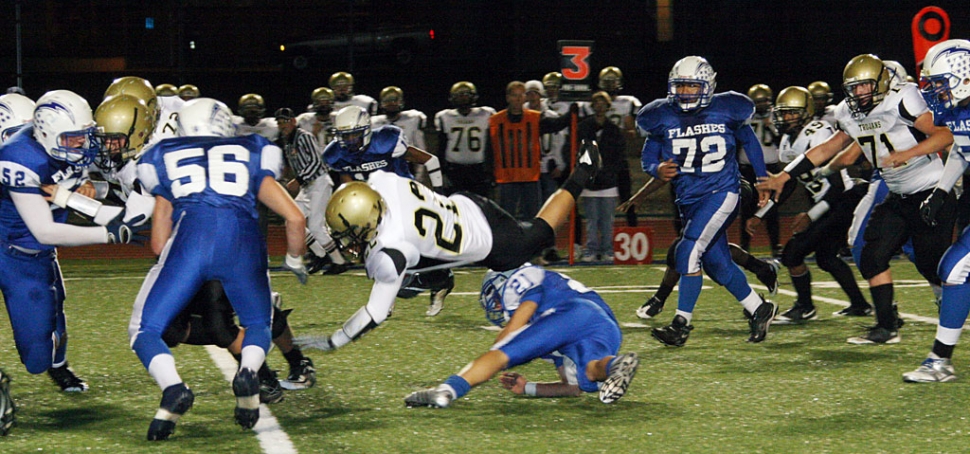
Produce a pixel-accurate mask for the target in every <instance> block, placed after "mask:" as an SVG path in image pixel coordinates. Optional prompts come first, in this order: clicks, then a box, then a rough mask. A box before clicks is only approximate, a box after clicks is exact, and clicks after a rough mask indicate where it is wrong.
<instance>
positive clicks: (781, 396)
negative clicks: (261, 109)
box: [0, 261, 970, 453]
mask: <svg viewBox="0 0 970 454" xmlns="http://www.w3.org/2000/svg"><path fill="white" fill-rule="evenodd" d="M149 266H150V263H149V262H147V261H140V262H132V263H126V262H121V261H105V262H98V263H92V262H67V263H63V268H64V274H65V277H66V278H67V283H66V286H67V291H68V301H67V304H66V306H67V315H68V325H69V332H70V336H71V338H70V349H69V352H70V353H69V355H68V358H69V360H70V362H71V365H72V366H73V367H74V369H75V370H76V371H77V372H78V374H79V375H81V376H82V377H84V378H85V379H87V380H88V382H89V383H90V385H91V390H90V391H89V392H87V393H85V394H81V395H68V394H63V393H61V392H60V391H59V390H57V388H56V387H55V385H54V384H53V383H52V382H50V380H49V379H48V378H47V376H46V374H43V375H37V376H31V375H29V374H28V373H27V372H26V371H25V369H24V368H23V366H22V365H21V364H19V361H18V357H17V353H16V350H15V348H14V345H13V340H12V337H11V333H10V328H9V326H10V325H9V321H8V320H7V319H6V314H5V313H4V314H3V315H2V316H0V319H2V320H0V365H2V367H3V368H4V370H6V371H7V373H8V374H10V375H11V376H12V377H13V385H12V393H13V395H14V398H15V400H16V401H17V404H18V406H19V412H18V424H17V426H16V427H15V428H14V429H13V430H12V432H11V433H10V435H9V436H7V437H5V438H0V452H4V453H21V452H57V453H62V452H106V451H107V452H125V453H137V452H145V453H158V452H180V453H189V452H200V453H211V452H233V453H249V452H254V453H255V452H262V450H263V448H262V447H261V446H260V443H259V441H258V440H257V437H256V435H255V433H254V432H252V431H244V430H242V429H240V428H239V427H238V426H236V425H235V424H234V423H233V418H232V413H233V407H234V398H233V395H232V391H231V389H230V385H229V383H228V382H227V381H226V379H225V378H224V377H223V375H222V373H221V372H220V371H219V370H218V368H217V367H216V366H215V365H214V363H213V360H212V359H211V357H210V356H209V354H208V353H207V351H206V350H205V349H204V348H202V347H195V346H181V347H179V348H177V349H175V350H174V353H175V355H176V360H177V364H178V366H179V370H180V372H181V375H182V378H183V379H184V380H185V381H186V383H187V384H188V385H189V386H190V387H191V388H192V389H193V390H194V391H195V393H196V400H195V406H194V407H193V409H192V411H191V412H189V413H188V414H187V415H185V416H184V417H183V418H182V420H181V421H180V422H179V425H178V428H177V430H176V432H175V435H173V437H172V438H171V439H170V440H169V441H167V442H161V443H149V442H147V441H144V439H145V433H146V431H147V427H148V423H149V421H150V420H151V418H152V416H153V415H154V412H155V409H156V408H157V405H158V400H159V398H160V394H161V393H160V392H159V390H158V388H157V386H156V385H155V383H154V382H153V381H152V379H151V378H150V377H149V375H148V373H147V372H146V371H145V370H144V368H143V367H142V366H141V364H140V363H139V362H138V359H137V358H136V356H135V355H134V353H133V352H132V351H131V350H130V349H129V347H128V341H127V334H126V329H127V322H128V317H129V315H130V309H131V303H132V301H133V299H134V297H135V294H136V293H137V291H138V288H139V287H140V285H141V282H142V278H143V277H144V275H145V272H146V271H147V269H148V267H149ZM554 269H558V268H554ZM565 271H566V272H567V273H568V274H569V275H570V276H572V277H573V278H575V279H577V280H579V281H581V282H583V283H585V284H587V285H588V286H590V287H592V288H594V289H597V290H599V291H600V292H601V294H602V295H603V296H604V298H605V299H606V301H607V302H609V303H610V305H611V306H612V307H613V309H614V311H615V312H616V315H617V317H618V319H619V320H620V322H621V323H625V324H639V323H640V322H641V321H640V320H638V319H637V318H636V315H635V314H634V311H635V310H636V308H637V307H639V305H640V303H642V302H643V300H644V299H645V298H646V296H647V295H648V294H650V293H652V291H653V288H654V287H653V286H654V285H656V284H657V283H658V282H659V281H660V277H661V274H662V269H661V268H660V267H658V266H641V267H606V266H598V267H597V266H594V267H574V268H567V269H566V270H565ZM483 272H484V271H483V270H481V269H462V270H460V271H459V275H458V285H457V287H456V289H455V292H456V293H455V294H453V295H452V296H450V297H449V298H448V301H447V303H446V306H445V310H444V311H443V312H442V313H441V314H440V315H439V316H437V317H434V318H428V317H425V316H424V312H425V309H426V305H427V295H426V294H425V295H421V296H419V297H418V298H416V299H411V300H398V303H397V306H396V308H395V311H394V314H393V316H392V317H391V318H390V319H389V320H388V321H387V322H386V323H385V324H384V325H383V326H381V327H380V328H378V329H377V330H375V331H373V332H371V333H370V334H368V335H367V336H365V337H364V338H363V339H361V340H360V341H359V342H357V343H355V344H352V345H349V346H347V347H345V348H343V349H341V350H339V351H337V352H333V353H324V352H318V351H309V352H308V355H309V356H310V357H312V358H313V360H314V362H315V363H316V366H317V370H318V375H317V378H318V384H317V386H316V387H314V388H312V389H309V390H305V391H287V393H286V400H285V401H284V402H282V403H279V404H276V405H272V406H270V407H269V409H270V411H271V412H272V414H273V415H274V416H275V417H276V418H277V419H278V421H279V424H280V426H281V427H282V430H283V431H284V432H285V433H286V434H287V435H288V437H289V439H290V440H292V443H293V446H294V448H295V450H296V451H298V452H302V453H318V452H354V453H369V452H374V453H378V452H380V453H386V452H390V453H399V452H400V453H411V452H440V453H452V452H455V453H457V452H513V451H514V452H529V453H531V452H564V453H569V452H575V453H580V452H581V453H594V452H613V453H626V452H720V453H735V452H738V453H740V452H765V453H778V452H812V453H819V452H837V453H841V452H921V453H922V452H966V450H967V445H968V442H970V436H968V435H970V427H968V421H967V413H968V412H967V410H966V408H967V406H966V401H967V399H968V397H970V386H968V384H967V383H968V382H967V381H964V380H958V381H956V382H954V383H947V384H940V385H912V384H904V383H903V382H902V379H901V377H900V375H901V374H902V373H903V372H906V371H909V370H911V369H914V368H915V367H916V366H917V365H918V364H919V363H920V361H922V359H923V358H924V356H925V355H926V353H927V352H928V350H929V348H930V346H931V343H932V341H933V337H934V334H935V325H934V324H932V323H931V321H932V318H933V317H934V316H935V315H936V308H935V306H934V305H933V302H932V300H933V298H932V293H931V292H930V290H929V288H928V287H926V285H925V283H923V284H921V283H920V280H919V279H918V276H917V274H916V271H915V269H914V267H913V266H912V265H911V264H910V263H909V262H905V261H897V262H895V263H894V264H893V273H894V275H895V277H896V279H897V280H898V281H899V283H900V284H899V285H897V290H896V299H897V300H898V301H900V312H902V313H904V314H912V315H917V316H921V317H922V319H923V320H924V321H922V322H921V321H917V320H914V319H908V320H907V323H906V326H905V327H904V328H903V329H902V336H903V340H902V343H900V344H898V345H890V346H855V345H849V344H846V343H845V339H846V338H848V337H850V336H854V335H857V334H859V333H861V332H862V330H861V329H860V328H859V326H860V325H861V324H864V323H865V324H870V323H872V320H871V319H865V320H863V319H846V318H836V317H832V316H831V315H830V314H831V313H832V312H834V311H836V310H838V309H840V308H841V306H839V305H837V300H838V301H841V300H844V299H845V298H844V295H843V294H842V292H841V291H840V290H838V289H837V288H834V287H835V285H834V283H832V282H831V278H830V277H829V276H828V275H826V274H825V273H823V272H821V271H819V270H817V269H815V268H813V269H812V272H813V275H814V277H815V279H816V287H815V292H816V296H817V297H819V298H817V299H816V303H817V305H818V307H819V313H820V319H819V320H816V321H813V322H810V323H809V324H807V325H803V326H775V327H773V328H772V330H771V333H770V334H769V337H768V340H767V341H766V342H764V343H762V344H756V345H755V344H748V343H747V342H745V340H746V339H747V337H748V326H747V323H746V322H745V320H744V318H743V317H742V314H741V306H740V305H739V304H738V303H737V302H735V301H734V300H733V298H732V297H731V296H730V294H728V292H727V291H726V290H724V289H723V288H720V287H716V286H713V284H711V281H709V280H708V281H705V290H704V291H703V293H702V294H701V300H700V302H699V304H698V306H697V310H696V312H695V317H694V322H693V324H694V326H695V329H694V331H693V332H692V333H691V337H690V340H689V341H688V342H687V345H686V346H684V347H683V348H667V347H663V346H662V345H660V344H659V343H658V342H656V341H655V340H653V339H652V338H651V336H650V333H649V329H648V328H649V327H648V326H646V325H650V326H659V325H661V324H666V323H669V321H670V318H671V317H672V316H673V309H674V308H675V307H676V293H675V294H674V295H672V297H671V300H670V301H668V305H667V310H665V311H664V312H663V313H662V314H660V316H659V319H658V320H655V321H654V320H651V321H649V322H648V323H645V324H643V325H641V326H635V325H630V326H626V327H624V329H623V335H624V342H623V347H622V351H635V352H638V353H639V354H640V358H641V363H640V369H639V372H638V374H637V377H636V379H635V380H634V381H633V384H632V385H631V387H630V390H629V392H628V393H627V395H626V396H625V397H624V398H623V399H621V400H620V401H619V402H617V403H616V404H614V405H603V404H601V403H600V402H599V401H598V400H597V399H596V397H595V395H592V394H591V395H587V396H583V397H580V398H563V399H536V398H523V397H518V396H514V395H512V394H511V393H509V392H507V391H505V390H504V389H502V387H501V386H500V385H499V384H498V382H497V380H493V381H491V382H488V383H486V384H483V385H482V386H480V387H478V388H476V389H474V390H472V392H471V393H469V394H468V396H466V397H465V398H463V399H460V400H458V401H456V402H454V404H453V406H452V407H451V408H447V409H441V410H433V409H425V408H421V409H407V408H405V406H404V404H403V398H404V396H405V395H406V394H408V393H409V392H411V391H414V390H417V389H419V388H422V387H428V386H433V385H436V384H437V383H439V382H440V381H441V380H443V379H444V378H446V377H447V376H448V375H450V374H453V373H455V372H457V371H458V370H459V369H460V368H461V367H462V366H464V365H465V364H467V363H468V362H469V361H470V360H472V359H473V358H475V357H476V356H477V355H479V354H480V353H483V352H484V351H486V350H487V348H488V347H489V345H490V343H491V341H492V340H493V339H494V336H495V332H493V331H487V330H485V329H483V327H484V326H486V325H487V324H488V322H487V321H486V320H485V318H484V316H483V313H482V311H481V309H480V308H479V306H478V302H477V292H478V289H479V286H480V283H481V278H482V275H483ZM752 281H753V279H752ZM273 284H274V287H275V289H276V290H278V291H280V292H281V293H282V294H283V298H284V306H285V307H290V308H295V309H296V311H295V312H294V314H293V315H292V316H291V318H290V321H291V324H292V326H293V329H294V331H295V332H296V333H297V335H301V334H324V333H326V334H329V333H330V332H332V331H333V330H334V329H335V328H337V327H338V326H339V325H340V324H341V323H343V322H344V320H346V319H347V318H348V317H349V316H350V315H351V314H352V313H353V312H354V311H356V310H357V308H358V307H359V306H360V305H361V304H363V303H364V302H365V301H366V299H367V294H368V292H369V289H370V281H368V280H367V279H366V278H365V277H363V275H362V272H359V271H357V272H350V273H347V274H344V275H340V276H312V277H311V279H310V282H309V283H308V285H306V286H305V287H303V286H300V285H299V284H298V283H297V282H296V279H295V278H293V277H292V276H289V275H284V274H279V275H274V279H273ZM786 284H788V285H786ZM782 289H783V290H782V293H781V294H779V295H778V296H777V297H776V298H775V300H776V301H778V302H779V304H780V305H781V307H782V309H783V310H784V309H786V308H788V307H789V306H790V305H791V303H792V302H793V301H794V297H793V296H792V293H791V292H790V291H788V292H786V290H790V289H791V287H790V282H789V281H788V279H787V277H785V278H783V286H782ZM866 294H867V296H868V292H866ZM964 351H965V350H964V349H962V348H958V349H957V355H956V368H957V371H958V374H959V375H964V374H966V373H967V361H966V359H965V358H966V357H967V355H965V354H964ZM269 360H270V361H271V366H273V367H274V368H280V369H284V374H285V366H286V363H285V361H284V360H283V358H282V357H281V356H280V354H279V352H278V351H275V350H274V351H273V352H271V353H270V356H269ZM518 371H519V372H521V373H522V374H524V375H525V376H527V377H529V379H530V380H533V381H549V380H555V379H557V376H556V373H555V371H554V369H553V368H552V367H551V366H550V365H548V364H546V363H542V362H536V363H532V364H528V365H526V366H523V367H520V368H519V369H518ZM269 444H270V445H271V446H270V447H272V445H273V443H272V442H270V443H269Z"/></svg>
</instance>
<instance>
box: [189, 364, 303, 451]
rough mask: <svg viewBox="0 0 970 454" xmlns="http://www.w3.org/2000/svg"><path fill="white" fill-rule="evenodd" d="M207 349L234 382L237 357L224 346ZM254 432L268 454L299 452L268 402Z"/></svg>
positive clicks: (227, 376)
mask: <svg viewBox="0 0 970 454" xmlns="http://www.w3.org/2000/svg"><path fill="white" fill-rule="evenodd" d="M205 349H206V351H207V352H209V356H211V357H212V361H213V362H215V363H216V366H218V367H219V370H221V371H222V376H223V377H226V380H228V381H229V382H230V383H232V379H233V377H235V376H236V369H237V368H238V367H239V365H238V364H237V363H236V359H235V358H233V357H232V355H230V354H229V352H227V351H226V349H224V348H219V347H216V346H214V345H206V346H205ZM253 432H256V438H257V439H258V440H259V446H260V447H261V448H263V452H265V453H266V454H296V453H297V451H296V448H295V447H294V446H293V442H292V441H290V437H289V436H288V435H286V432H284V431H283V428H282V427H280V423H279V422H278V421H277V420H276V417H275V416H273V413H271V412H270V411H269V407H267V406H266V404H260V405H259V422H257V423H256V427H253Z"/></svg>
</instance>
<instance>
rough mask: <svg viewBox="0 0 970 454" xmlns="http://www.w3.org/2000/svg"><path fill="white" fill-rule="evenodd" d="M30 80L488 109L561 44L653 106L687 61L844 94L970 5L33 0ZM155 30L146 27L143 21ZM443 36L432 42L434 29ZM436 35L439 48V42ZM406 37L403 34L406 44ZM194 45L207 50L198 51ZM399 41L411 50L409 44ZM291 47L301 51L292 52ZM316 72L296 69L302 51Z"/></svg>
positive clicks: (731, 77)
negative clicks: (851, 64) (573, 44)
mask: <svg viewBox="0 0 970 454" xmlns="http://www.w3.org/2000/svg"><path fill="white" fill-rule="evenodd" d="M16 3H17V2H15V1H12V0H4V1H2V2H0V17H2V21H0V24H2V25H0V84H2V85H3V86H10V85H16V84H17V60H16V53H17V52H16V50H17V40H16V27H17V21H16V19H15V4H16ZM20 3H21V7H20V8H21V21H20V26H21V36H22V43H21V48H22V55H23V71H22V85H23V87H24V88H25V90H26V91H27V93H28V95H29V96H31V97H32V98H35V99H36V98H37V97H39V96H40V95H41V94H43V93H44V92H45V91H47V90H51V89H61V88H66V89H70V90H73V91H76V92H78V93H79V94H81V95H83V96H85V97H86V98H88V100H89V102H90V103H91V105H92V107H96V106H97V104H98V103H99V102H100V100H101V95H102V94H103V92H104V89H105V88H106V87H107V86H108V84H109V83H110V82H111V80H112V79H114V78H116V77H120V76H124V75H137V76H141V77H145V78H147V79H148V80H150V81H151V82H152V83H153V84H160V83H172V84H176V85H179V84H183V83H192V84H195V85H197V86H198V87H199V88H200V90H201V91H202V94H203V96H211V97H215V98H218V99H221V100H223V101H225V102H227V104H229V106H230V107H232V108H235V107H236V101H237V100H238V99H239V96H241V95H243V94H245V93H249V92H255V93H259V94H261V95H263V97H264V98H265V99H266V102H267V107H268V108H269V111H270V112H272V111H273V110H275V109H276V108H278V107H292V108H294V109H297V110H298V111H299V110H302V108H303V107H304V106H306V104H307V103H308V102H309V93H310V91H312V90H313V89H314V88H316V87H319V86H325V85H326V84H327V79H328V78H329V76H330V74H332V73H333V72H335V71H342V70H343V71H351V72H352V73H353V74H354V76H355V78H356V82H357V84H356V85H357V87H356V92H357V93H365V94H369V95H371V96H374V97H376V96H377V94H378V93H379V91H380V90H381V89H382V88H383V87H385V86H387V85H398V86H400V87H401V88H403V89H404V92H405V99H406V102H407V107H406V108H416V109H419V110H422V111H424V112H425V113H426V114H428V116H429V117H431V116H433V115H434V113H435V112H436V111H438V110H440V109H443V108H446V107H448V104H447V96H448V88H449V87H450V86H451V84H452V83H454V82H456V81H459V80H469V81H472V82H474V83H475V84H476V85H477V86H478V89H479V93H480V95H481V98H480V101H479V104H483V105H492V106H494V107H496V108H499V109H501V108H504V104H505V101H504V87H505V85H506V83H508V82H509V81H511V80H515V79H518V80H523V81H525V80H528V79H539V78H541V77H542V76H543V75H544V74H545V73H547V72H549V71H554V70H558V69H559V66H558V65H559V58H558V53H557V46H556V43H557V40H560V39H584V40H594V41H595V49H594V54H593V56H592V65H593V68H594V70H595V71H597V72H598V71H599V69H601V68H602V67H605V66H609V65H614V66H618V67H619V68H620V69H621V70H622V71H623V73H624V78H625V84H624V85H625V89H624V92H623V93H624V94H630V95H634V96H637V97H638V98H640V99H641V101H643V102H644V103H646V102H648V101H649V100H651V99H654V98H657V97H661V96H664V95H665V91H666V78H667V72H668V71H669V70H670V67H671V65H672V64H673V63H674V62H675V61H676V60H678V59H679V58H681V57H683V56H686V55H702V56H704V57H706V58H707V59H708V60H709V61H710V62H711V64H712V65H713V66H714V68H715V70H716V71H717V72H718V77H717V80H718V91H725V90H729V89H730V90H737V91H741V92H744V91H745V90H747V88H748V87H749V86H751V85H753V84H755V83H767V84H769V85H770V86H771V87H772V88H774V89H775V92H776V93H777V92H778V91H780V90H781V88H784V87H786V86H788V85H803V86H804V85H807V84H808V83H809V82H811V81H813V80H819V79H821V80H825V81H827V82H829V83H830V84H831V85H832V87H833V89H836V91H837V93H836V97H837V99H838V98H841V93H840V90H838V87H839V84H840V82H841V75H842V68H843V67H844V65H845V63H846V62H847V61H848V60H849V59H850V58H852V57H853V56H855V55H858V54H860V53H875V54H877V55H879V56H880V57H882V58H884V59H893V60H898V61H900V62H901V63H903V64H904V65H905V66H906V67H907V69H909V71H910V72H911V74H915V61H914V56H913V45H912V38H911V31H910V24H911V21H912V18H913V16H914V15H915V14H916V13H917V12H918V11H919V10H920V9H921V8H922V7H924V6H928V5H935V6H939V7H941V8H943V9H944V10H946V11H947V12H948V13H949V16H950V20H951V24H952V25H951V33H950V36H951V38H970V1H967V0H960V1H934V2H919V1H906V0H895V1H871V0H862V1H850V0H843V1H828V0H823V1H781V0H776V1H759V0H753V1H741V0H735V1H717V0H706V1H704V0H671V1H670V3H671V5H672V15H673V39H672V40H670V41H667V42H658V39H657V22H656V19H657V4H656V3H657V2H656V0H649V1H643V0H640V1H635V0H601V1H573V0H563V1H533V0H522V1H516V2H513V1H507V0H497V1H479V0H463V1H439V0H432V1H398V0H386V1H366V0H357V1H351V0H339V1H301V0H290V1H269V0H266V1H255V0H252V1H243V0H240V1H191V0H183V1H151V0H147V1H146V0H142V1H121V0H116V1H84V0H79V1H53V0H36V1H34V0H30V1H28V0H22V1H21V2H20ZM149 18H150V19H151V21H152V22H153V24H152V25H153V28H151V29H148V28H146V19H149ZM351 30H353V32H354V34H355V36H366V35H367V34H369V33H377V34H378V35H382V36H422V37H423V38H424V39H423V40H422V43H413V42H412V43H410V44H407V46H408V49H407V50H409V51H410V61H409V62H407V64H402V63H401V62H400V61H399V60H400V59H401V57H400V49H399V48H390V47H392V46H389V49H384V50H380V51H374V50H365V49H360V50H357V51H356V52H355V54H354V56H353V59H352V60H351V58H350V56H349V53H348V52H347V50H346V47H347V46H339V45H338V46H331V47H330V48H329V53H327V54H324V55H302V54H299V53H291V52H281V51H280V49H279V46H280V44H292V43H295V42H299V41H302V40H305V39H310V38H320V37H325V36H329V37H336V38H341V37H346V36H347V35H349V33H350V31H351ZM431 30H434V35H435V38H434V40H428V39H427V37H428V34H429V33H430V31H431ZM426 41H429V42H426ZM399 44H400V43H399ZM193 46H194V48H193ZM400 46H402V47H403V46H404V45H403V44H400ZM289 48H290V49H293V46H289ZM301 56H302V57H309V58H305V60H302V61H303V62H305V63H306V67H305V68H304V69H296V68H295V67H294V65H293V62H294V59H295V58H296V57H301Z"/></svg>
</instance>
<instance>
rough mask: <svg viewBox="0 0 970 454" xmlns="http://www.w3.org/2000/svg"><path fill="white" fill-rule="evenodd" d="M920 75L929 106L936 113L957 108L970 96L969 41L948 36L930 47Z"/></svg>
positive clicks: (924, 95)
mask: <svg viewBox="0 0 970 454" xmlns="http://www.w3.org/2000/svg"><path fill="white" fill-rule="evenodd" d="M920 76H921V78H922V80H923V82H924V86H923V89H922V92H923V98H925V99H926V103H927V104H929V106H930V108H932V109H933V110H935V111H937V112H939V111H941V110H942V109H953V108H954V107H956V106H957V104H959V103H960V102H962V101H963V100H965V99H967V98H968V97H970V41H967V40H963V39H951V40H947V41H943V42H941V43H937V44H936V45H934V46H933V47H931V48H930V50H929V51H927V52H926V58H925V59H924V60H923V71H922V72H921V73H920Z"/></svg>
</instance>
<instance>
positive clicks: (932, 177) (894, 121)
mask: <svg viewBox="0 0 970 454" xmlns="http://www.w3.org/2000/svg"><path fill="white" fill-rule="evenodd" d="M927 111H928V108H927V107H926V101H924V100H923V97H922V96H921V95H920V93H919V89H918V88H917V87H916V85H915V84H902V85H899V86H897V87H894V88H891V89H890V90H889V93H887V94H886V98H885V99H883V101H882V102H881V103H879V105H877V106H876V107H875V108H873V109H872V111H871V112H869V114H868V115H866V116H865V117H864V118H862V119H861V120H856V119H854V118H852V112H850V111H849V107H848V105H847V104H846V102H845V101H842V102H840V103H839V105H838V107H836V110H835V118H836V119H837V120H838V123H839V129H841V130H843V131H845V133H846V134H848V135H849V136H850V137H852V138H853V139H854V140H855V141H856V142H857V143H858V144H859V145H860V146H861V147H862V154H864V155H865V156H866V159H868V160H869V162H870V163H872V165H873V167H876V168H879V165H880V161H882V160H883V159H884V158H886V157H888V156H889V155H890V154H891V153H893V152H895V151H903V150H908V149H910V148H913V147H915V146H916V144H918V143H919V142H920V141H922V140H923V139H924V138H925V137H926V136H925V135H924V134H923V133H921V132H920V131H919V130H917V129H916V128H914V127H913V122H915V121H916V119H917V118H918V117H919V116H920V115H922V114H924V113H926V112H927ZM879 171H880V173H881V174H882V178H883V180H884V181H885V182H886V186H887V187H888V188H889V190H890V191H891V192H894V193H897V194H901V195H907V194H914V193H917V192H920V191H924V190H926V189H930V188H932V187H934V186H936V183H937V182H939V181H940V176H941V175H942V174H943V163H942V161H941V160H940V156H939V155H938V154H937V153H932V154H928V155H925V156H917V157H915V158H912V159H910V160H909V161H907V162H906V164H904V165H903V166H901V167H896V168H894V169H893V168H879Z"/></svg>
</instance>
